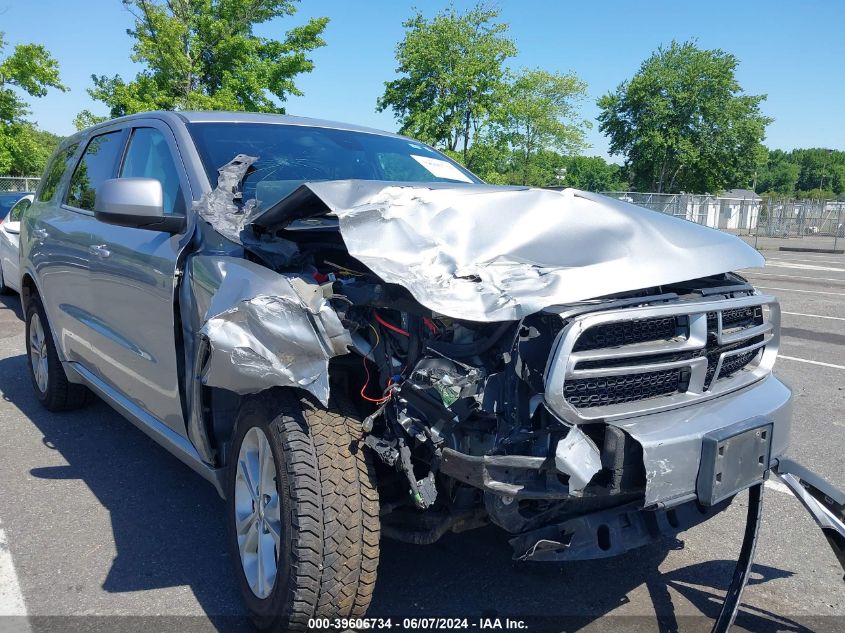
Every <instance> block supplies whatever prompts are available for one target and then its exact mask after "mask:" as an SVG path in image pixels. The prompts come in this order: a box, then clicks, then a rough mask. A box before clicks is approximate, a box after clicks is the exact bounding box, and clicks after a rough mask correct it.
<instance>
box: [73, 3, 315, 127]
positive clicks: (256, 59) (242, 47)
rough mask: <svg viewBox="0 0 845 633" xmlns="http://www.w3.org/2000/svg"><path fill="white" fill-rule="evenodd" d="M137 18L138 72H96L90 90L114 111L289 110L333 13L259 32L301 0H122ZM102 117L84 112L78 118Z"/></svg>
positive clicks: (86, 120)
mask: <svg viewBox="0 0 845 633" xmlns="http://www.w3.org/2000/svg"><path fill="white" fill-rule="evenodd" d="M122 2H123V4H124V6H125V7H126V8H127V9H128V10H129V12H130V13H131V14H132V16H133V17H134V19H135V24H134V27H133V28H132V29H129V30H127V33H128V34H129V35H130V36H131V37H132V38H133V39H134V44H133V47H132V60H133V61H135V62H139V63H142V64H144V65H145V66H146V68H145V69H144V70H143V71H141V72H140V73H138V75H137V76H136V77H135V79H133V80H131V81H126V80H124V79H123V78H122V77H119V76H117V75H115V76H113V77H107V76H105V75H100V76H98V75H92V80H93V82H94V87H93V88H91V89H89V91H88V92H89V93H90V94H91V96H92V97H93V98H94V99H96V100H99V101H102V102H104V103H105V104H106V105H107V106H108V107H109V111H110V115H111V116H112V117H115V116H121V115H124V114H131V113H133V112H142V111H145V110H156V109H163V110H247V111H252V112H284V108H283V106H282V105H281V104H282V103H283V102H284V101H285V100H286V98H287V97H288V96H289V95H300V94H302V93H301V92H300V91H299V90H298V89H297V87H296V84H295V83H294V80H295V78H296V77H297V75H299V74H301V73H305V72H310V71H311V70H312V69H313V68H314V63H313V62H312V61H311V59H309V57H308V53H309V52H310V51H313V50H314V49H316V48H319V47H320V46H324V45H325V42H324V41H323V39H322V33H323V30H324V29H325V27H326V24H328V18H316V19H312V20H309V21H308V22H307V23H306V24H304V25H302V26H298V27H295V28H293V29H291V30H290V31H288V32H287V33H286V34H285V37H284V38H283V39H281V40H276V39H269V38H264V37H259V36H257V35H255V33H254V32H253V28H254V27H255V26H256V25H258V24H263V23H265V22H267V21H269V20H272V19H274V18H278V17H283V16H290V15H293V14H294V13H295V12H296V6H295V4H296V0H165V1H164V2H161V1H158V0H122ZM94 120H96V119H95V118H94V115H92V114H91V113H90V112H83V113H81V115H80V117H77V124H78V125H80V124H84V123H90V122H92V121H94Z"/></svg>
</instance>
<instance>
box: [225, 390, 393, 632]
mask: <svg viewBox="0 0 845 633" xmlns="http://www.w3.org/2000/svg"><path fill="white" fill-rule="evenodd" d="M336 400H337V401H334V400H333V402H331V403H330V404H331V406H330V408H329V409H328V410H325V409H323V408H321V407H320V406H319V405H318V404H316V403H315V402H314V401H313V400H312V399H310V398H308V397H301V398H300V397H297V396H296V395H295V394H294V393H293V392H281V393H279V392H276V393H268V394H261V395H258V396H254V397H250V398H248V399H247V400H246V401H245V402H244V404H243V405H242V407H241V410H240V412H239V414H238V421H237V426H236V429H235V437H234V441H233V443H232V451H231V453H230V458H229V464H228V478H227V490H226V493H227V494H226V497H227V502H226V503H227V515H228V516H227V524H228V531H229V548H230V551H231V554H232V557H233V559H234V561H235V567H236V575H237V579H238V585H239V587H240V590H241V594H242V596H243V598H244V601H245V603H246V605H247V607H248V608H249V610H250V611H251V612H252V614H253V618H254V620H255V623H256V625H257V626H258V628H259V629H261V630H273V631H299V630H306V629H307V628H308V621H309V619H312V618H315V617H316V618H331V619H334V618H350V617H361V616H363V615H364V614H365V613H366V611H367V608H368V607H369V604H370V599H371V598H372V593H373V589H374V587H375V580H376V567H377V565H378V556H379V507H378V495H377V492H376V489H375V479H374V476H373V470H372V465H371V463H370V462H369V456H368V454H367V453H365V452H364V450H363V448H362V446H361V445H359V440H360V437H361V423H360V420H358V419H357V416H356V415H355V414H354V413H353V411H352V410H351V408H350V407H349V406H344V405H343V404H339V402H342V398H337V399H336Z"/></svg>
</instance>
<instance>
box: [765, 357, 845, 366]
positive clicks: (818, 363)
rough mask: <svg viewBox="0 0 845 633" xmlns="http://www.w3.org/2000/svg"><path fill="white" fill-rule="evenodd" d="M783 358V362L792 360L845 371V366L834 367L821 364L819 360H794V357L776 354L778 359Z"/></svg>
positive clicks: (830, 364) (828, 364) (829, 364)
mask: <svg viewBox="0 0 845 633" xmlns="http://www.w3.org/2000/svg"><path fill="white" fill-rule="evenodd" d="M780 358H783V359H784V360H794V361H796V362H799V363H808V364H810V365H821V366H822V367H832V368H833V369H845V365H834V364H833V363H823V362H821V361H819V360H807V359H806V358H795V356H784V355H783V354H778V359H780Z"/></svg>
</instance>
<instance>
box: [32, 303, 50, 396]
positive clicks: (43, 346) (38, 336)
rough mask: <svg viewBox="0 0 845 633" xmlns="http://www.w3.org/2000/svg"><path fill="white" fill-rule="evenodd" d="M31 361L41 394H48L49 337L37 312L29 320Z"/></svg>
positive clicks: (33, 374)
mask: <svg viewBox="0 0 845 633" xmlns="http://www.w3.org/2000/svg"><path fill="white" fill-rule="evenodd" d="M29 360H30V364H31V365H32V376H33V378H35V384H36V385H38V389H39V391H41V393H47V377H48V367H47V337H46V336H45V334H44V326H43V325H41V317H40V316H39V315H38V313H37V312H33V314H32V318H31V319H30V320H29Z"/></svg>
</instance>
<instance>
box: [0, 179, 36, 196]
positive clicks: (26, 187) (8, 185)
mask: <svg viewBox="0 0 845 633" xmlns="http://www.w3.org/2000/svg"><path fill="white" fill-rule="evenodd" d="M40 180H41V179H40V178H38V177H31V176H0V193H4V192H10V191H35V188H36V187H37V186H38V182H39V181H40Z"/></svg>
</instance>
